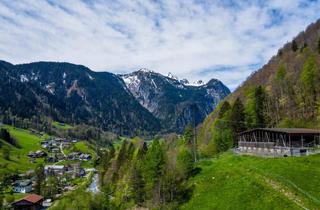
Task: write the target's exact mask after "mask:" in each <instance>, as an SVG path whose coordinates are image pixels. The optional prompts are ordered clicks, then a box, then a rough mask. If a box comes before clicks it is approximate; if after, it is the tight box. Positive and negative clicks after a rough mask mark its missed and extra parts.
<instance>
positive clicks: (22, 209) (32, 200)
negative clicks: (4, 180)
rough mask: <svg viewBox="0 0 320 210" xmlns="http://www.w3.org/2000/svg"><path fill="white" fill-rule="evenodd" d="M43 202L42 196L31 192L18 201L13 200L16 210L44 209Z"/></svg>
mask: <svg viewBox="0 0 320 210" xmlns="http://www.w3.org/2000/svg"><path fill="white" fill-rule="evenodd" d="M42 203H43V197H42V196H40V195H36V194H31V195H28V196H26V197H24V198H22V199H20V200H18V201H15V202H13V203H12V204H11V205H12V207H13V209H14V210H29V209H30V210H40V209H43V206H42Z"/></svg>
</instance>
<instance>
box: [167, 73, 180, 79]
mask: <svg viewBox="0 0 320 210" xmlns="http://www.w3.org/2000/svg"><path fill="white" fill-rule="evenodd" d="M167 77H169V78H170V79H174V80H178V77H177V76H175V75H173V74H172V73H171V72H169V73H168V75H167Z"/></svg>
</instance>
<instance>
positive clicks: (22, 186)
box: [13, 179, 32, 193]
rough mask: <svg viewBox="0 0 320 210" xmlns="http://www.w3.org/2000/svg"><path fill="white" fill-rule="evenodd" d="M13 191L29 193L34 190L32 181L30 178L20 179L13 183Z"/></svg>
mask: <svg viewBox="0 0 320 210" xmlns="http://www.w3.org/2000/svg"><path fill="white" fill-rule="evenodd" d="M13 191H14V192H16V193H29V192H31V191H32V182H31V180H29V179H26V180H18V181H16V182H15V183H14V184H13Z"/></svg>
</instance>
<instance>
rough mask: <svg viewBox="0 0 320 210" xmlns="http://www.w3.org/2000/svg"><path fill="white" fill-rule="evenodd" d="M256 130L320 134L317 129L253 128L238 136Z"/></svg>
mask: <svg viewBox="0 0 320 210" xmlns="http://www.w3.org/2000/svg"><path fill="white" fill-rule="evenodd" d="M256 130H262V131H271V132H278V133H287V134H320V129H319V130H318V129H309V128H255V129H252V130H248V131H244V132H241V133H240V134H244V133H249V132H252V131H256Z"/></svg>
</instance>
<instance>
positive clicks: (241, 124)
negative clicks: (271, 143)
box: [230, 98, 246, 146]
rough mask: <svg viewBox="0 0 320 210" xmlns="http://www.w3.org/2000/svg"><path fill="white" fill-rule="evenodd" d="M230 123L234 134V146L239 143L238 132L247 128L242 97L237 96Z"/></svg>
mask: <svg viewBox="0 0 320 210" xmlns="http://www.w3.org/2000/svg"><path fill="white" fill-rule="evenodd" d="M230 123H231V128H232V132H233V136H234V138H233V139H234V146H236V145H237V134H238V133H240V132H242V131H244V130H245V129H246V125H245V109H244V106H243V104H242V102H241V99H240V98H237V99H236V100H235V102H234V104H233V106H232V108H231V113H230Z"/></svg>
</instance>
